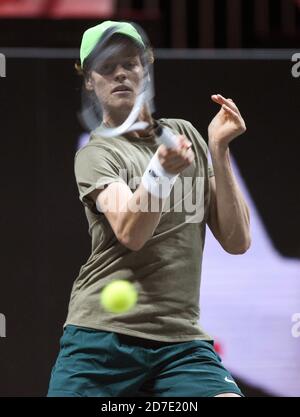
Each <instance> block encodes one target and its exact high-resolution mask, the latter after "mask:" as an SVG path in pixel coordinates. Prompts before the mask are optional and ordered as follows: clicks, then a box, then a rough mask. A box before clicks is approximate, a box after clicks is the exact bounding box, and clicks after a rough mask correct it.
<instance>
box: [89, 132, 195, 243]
mask: <svg viewBox="0 0 300 417" xmlns="http://www.w3.org/2000/svg"><path fill="white" fill-rule="evenodd" d="M179 138H180V139H179V146H178V147H177V148H176V149H167V148H166V147H165V146H164V145H161V146H160V147H159V148H158V159H159V162H160V164H161V166H162V167H163V168H164V169H165V170H166V171H167V172H168V173H171V174H174V175H176V174H179V173H180V172H181V171H183V170H184V169H185V168H187V167H188V166H189V165H191V164H192V162H193V160H194V154H193V151H192V150H191V149H188V148H189V147H190V142H189V141H188V140H187V139H186V138H185V137H184V136H179ZM183 149H187V151H186V153H185V155H183V154H182V150H183ZM91 197H92V198H93V200H94V201H95V203H96V205H97V206H98V207H100V208H101V212H103V213H104V215H105V216H106V218H107V220H108V222H109V223H110V225H111V227H112V229H113V231H114V233H115V235H116V237H117V239H118V240H119V242H120V243H122V244H123V245H124V246H126V247H128V248H129V249H131V250H133V251H138V250H140V249H141V248H142V247H143V246H144V244H145V243H146V242H147V241H148V240H149V239H150V238H151V237H152V236H153V233H154V231H155V229H156V227H157V225H158V223H159V221H160V218H161V214H162V210H163V206H164V202H165V199H163V198H158V197H156V196H155V195H152V194H150V193H149V192H148V190H147V189H146V188H145V187H144V185H143V184H140V185H139V187H138V188H137V190H136V191H135V192H134V193H132V191H131V190H130V188H129V187H128V186H127V184H125V183H123V182H113V183H111V184H109V185H108V186H107V187H106V188H105V189H104V190H95V191H94V192H93V193H92V194H91ZM153 208H155V209H154V210H153Z"/></svg>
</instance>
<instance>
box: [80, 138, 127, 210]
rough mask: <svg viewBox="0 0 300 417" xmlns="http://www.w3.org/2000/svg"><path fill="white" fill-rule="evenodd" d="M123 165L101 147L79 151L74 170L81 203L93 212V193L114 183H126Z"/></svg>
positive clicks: (111, 153)
mask: <svg viewBox="0 0 300 417" xmlns="http://www.w3.org/2000/svg"><path fill="white" fill-rule="evenodd" d="M122 169H123V170H124V167H122V166H121V163H120V162H119V161H118V159H117V158H116V157H115V155H114V154H113V152H110V151H109V150H108V149H103V148H101V147H99V146H87V147H85V148H82V149H81V150H79V151H78V152H77V154H76V156H75V161H74V170H75V177H76V182H77V187H78V191H79V199H80V201H81V202H82V203H83V204H84V205H85V206H87V207H88V208H90V209H91V210H93V211H96V212H97V210H96V208H95V203H94V201H93V199H92V198H91V192H92V191H94V190H96V189H98V190H103V189H104V188H105V187H106V186H107V185H109V184H111V183H112V182H124V183H125V184H126V181H125V180H124V178H123V177H122Z"/></svg>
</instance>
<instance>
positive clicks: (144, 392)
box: [48, 21, 250, 397]
mask: <svg viewBox="0 0 300 417" xmlns="http://www.w3.org/2000/svg"><path fill="white" fill-rule="evenodd" d="M116 25H118V30H117V32H116V33H115V34H114V35H113V36H112V38H111V39H110V40H109V41H108V42H109V43H110V45H112V44H114V42H115V43H118V46H120V44H121V45H122V48H121V51H120V52H119V53H118V54H117V55H116V56H109V57H108V60H107V62H105V63H104V64H103V65H102V64H101V65H99V67H95V66H93V68H91V66H89V65H91V62H93V60H92V59H91V57H93V55H95V51H97V45H98V44H99V42H101V39H102V38H103V36H104V34H105V33H107V30H109V29H111V28H114V27H115V26H116ZM145 48H148V46H145V45H144V44H143V41H142V38H141V37H140V35H139V33H138V31H137V30H136V28H135V27H134V26H133V25H131V24H129V23H124V22H118V23H117V22H111V21H106V22H104V23H101V24H100V25H97V26H95V27H92V28H90V29H88V30H87V31H86V32H85V33H84V36H83V38H82V43H81V51H80V57H81V66H80V71H81V72H82V74H83V76H84V83H85V88H86V89H87V91H89V92H90V94H93V95H95V96H96V97H97V99H98V100H99V103H101V105H102V106H103V123H104V124H105V125H106V126H109V127H114V126H119V125H120V124H121V123H123V122H124V120H126V118H127V116H128V114H129V113H130V111H131V109H132V106H133V104H134V102H135V98H136V95H137V91H138V88H139V83H140V81H141V78H142V75H141V74H142V73H143V64H144V63H143V59H142V57H143V56H144V52H145ZM142 52H143V53H142ZM147 56H148V59H149V60H150V61H151V60H152V59H153V55H152V53H151V50H150V49H149V50H147ZM182 77H183V81H184V77H185V74H182ZM212 100H213V101H214V102H215V103H217V104H218V105H219V106H220V110H219V112H218V113H217V115H216V116H215V118H214V119H213V121H212V122H211V124H210V125H209V128H208V139H209V140H208V146H207V145H206V142H205V141H204V139H203V138H202V136H201V135H200V134H199V133H198V131H197V130H196V129H195V128H194V127H193V125H192V124H191V123H190V122H188V121H185V120H178V119H166V118H165V119H160V120H154V119H153V118H152V115H151V113H150V111H149V108H148V106H147V105H145V106H144V107H143V108H142V110H141V112H140V116H139V119H140V120H143V121H147V122H148V123H149V128H147V129H146V130H144V131H134V132H130V133H126V134H124V135H122V136H118V137H112V138H109V139H108V138H103V137H100V136H98V135H97V134H95V133H92V134H91V137H90V141H89V142H88V144H87V145H85V146H84V147H82V148H81V149H80V150H79V151H78V152H77V154H76V156H75V175H76V181H77V185H78V189H79V196H80V200H81V201H82V203H83V205H84V209H85V213H86V217H87V220H88V224H89V234H90V235H91V239H92V252H91V255H90V257H89V258H88V260H87V262H86V263H85V264H84V265H83V266H82V267H81V269H80V272H79V275H78V277H77V279H76V280H75V283H74V286H73V289H72V294H71V299H70V304H69V311H68V317H67V320H66V322H65V326H64V332H63V336H62V338H61V341H60V342H61V344H60V347H61V348H60V352H59V355H58V358H57V361H56V363H55V365H54V367H53V370H52V374H51V380H50V386H49V391H48V396H57V397H58V396H70V397H74V396H81V397H88V396H96V397H107V396H108V397H118V396H122V397H123V396H125V397H126V396H128V397H130V396H153V397H184V396H193V397H217V396H221V397H240V396H243V394H242V393H241V391H240V389H239V387H238V386H237V384H236V382H235V381H234V379H233V377H232V376H231V375H230V373H229V372H228V370H227V369H225V368H224V366H223V365H222V362H221V359H220V357H219V356H218V354H217V353H216V352H215V350H214V342H213V340H212V337H210V336H209V335H208V334H207V333H206V332H205V331H204V330H203V329H202V328H201V327H200V325H199V294H200V276H201V263H202V254H203V248H204V240H205V228H206V224H207V225H208V226H209V228H210V229H211V231H212V233H213V235H214V236H215V238H216V239H217V240H218V242H219V243H220V245H221V246H222V247H223V248H224V250H225V251H226V252H228V253H230V254H233V255H239V254H243V253H244V252H246V251H247V249H248V248H249V246H250V231H249V209H248V207H247V204H246V202H245V200H244V198H243V195H242V193H241V191H240V189H239V186H238V183H237V180H236V178H235V176H234V173H233V171H232V168H231V163H230V151H229V144H230V142H231V141H232V140H234V139H235V138H236V137H238V136H239V135H241V134H242V133H244V132H245V130H246V127H245V122H244V120H243V118H242V116H241V114H240V112H239V109H238V107H237V106H236V104H235V103H234V102H233V101H232V100H231V99H228V98H224V97H223V96H221V95H219V94H218V95H213V96H212ZM157 124H159V125H160V126H162V127H167V128H169V129H171V131H172V132H173V133H174V134H175V135H176V138H177V146H176V147H175V148H171V149H170V148H167V147H166V146H165V145H162V144H161V145H159V144H158V143H157V141H156V133H157ZM208 148H209V151H210V154H211V160H212V166H210V164H209V162H208ZM136 179H139V180H140V181H139V183H138V184H136V182H137V181H136ZM189 179H191V181H188V180H189ZM186 184H187V185H188V186H186ZM179 185H180V187H179ZM178 190H180V192H178ZM189 196H192V197H193V201H196V215H195V216H193V214H191V211H190V205H188V204H180V203H183V202H185V201H186V200H188V198H189ZM150 203H151V204H150ZM153 203H156V204H153ZM153 206H155V210H153V209H152V207H153ZM166 207H167V209H166ZM115 279H127V280H129V281H131V282H132V283H133V284H134V285H135V286H136V288H137V290H138V303H137V305H136V306H135V307H134V308H133V309H131V310H129V311H127V312H125V313H122V314H112V313H110V312H107V311H105V310H104V309H103V307H102V306H101V305H100V304H99V295H100V293H101V291H102V289H103V288H104V286H105V285H107V284H108V283H110V282H112V281H113V280H115Z"/></svg>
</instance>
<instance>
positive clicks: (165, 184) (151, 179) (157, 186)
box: [142, 152, 179, 198]
mask: <svg viewBox="0 0 300 417" xmlns="http://www.w3.org/2000/svg"><path fill="white" fill-rule="evenodd" d="M178 176H179V174H170V173H169V172H167V171H166V170H165V169H164V168H163V167H162V165H161V163H160V162H159V159H158V155H157V152H156V153H155V154H154V155H153V158H152V159H151V161H150V163H149V165H148V166H147V168H146V171H145V172H144V175H143V176H142V184H143V186H144V188H145V189H146V190H147V191H148V193H150V194H152V195H154V196H155V197H157V198H167V197H168V196H169V195H170V193H171V190H172V188H173V185H174V184H175V181H176V179H177V177H178Z"/></svg>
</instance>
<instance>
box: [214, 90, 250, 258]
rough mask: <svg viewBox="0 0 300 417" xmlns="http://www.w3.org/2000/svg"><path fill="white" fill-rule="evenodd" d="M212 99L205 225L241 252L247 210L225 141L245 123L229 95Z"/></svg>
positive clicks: (247, 232) (247, 228) (247, 240)
mask: <svg viewBox="0 0 300 417" xmlns="http://www.w3.org/2000/svg"><path fill="white" fill-rule="evenodd" d="M212 100H213V101H214V102H216V103H217V104H220V105H221V106H222V108H221V110H220V111H219V113H218V114H217V115H216V117H215V118H214V119H213V121H212V122H211V124H210V125H209V128H208V135H209V142H208V145H209V150H210V154H211V158H212V164H213V168H214V174H215V176H214V177H210V188H211V199H210V208H209V217H208V226H209V227H210V229H211V231H212V233H213V234H214V236H215V237H216V239H217V240H218V241H219V242H220V244H221V245H222V247H223V248H224V250H226V251H227V252H228V253H231V254H242V253H244V252H246V251H247V250H248V249H249V247H250V244H251V237H250V214H249V208H248V206H247V204H246V202H245V200H244V197H243V195H242V193H241V190H240V188H239V186H238V183H237V181H236V178H235V176H234V173H233V170H232V167H231V163H230V152H229V143H230V142H231V141H232V140H233V139H235V138H236V137H237V136H239V135H241V134H242V133H244V132H245V131H246V126H245V122H244V120H243V118H242V116H241V114H240V112H239V110H238V108H237V106H236V105H235V104H234V102H233V101H232V100H231V99H225V98H224V97H222V96H221V95H213V96H212Z"/></svg>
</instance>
